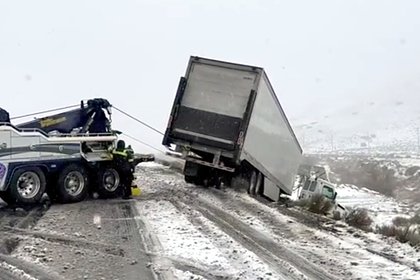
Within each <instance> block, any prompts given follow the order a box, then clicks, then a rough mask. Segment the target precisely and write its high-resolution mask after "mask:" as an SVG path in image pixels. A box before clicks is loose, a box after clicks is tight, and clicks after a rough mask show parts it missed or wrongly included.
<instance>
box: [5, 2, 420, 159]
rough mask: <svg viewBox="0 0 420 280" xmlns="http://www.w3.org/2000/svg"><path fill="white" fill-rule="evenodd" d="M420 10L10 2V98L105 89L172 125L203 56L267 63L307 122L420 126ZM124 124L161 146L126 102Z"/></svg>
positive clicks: (63, 96) (73, 100) (40, 100)
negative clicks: (194, 62)
mask: <svg viewBox="0 0 420 280" xmlns="http://www.w3.org/2000/svg"><path fill="white" fill-rule="evenodd" d="M419 15H420V2H419V1H415V0H413V1H402V0H400V1H385V0H376V1H368V0H364V1H355V0H352V1H350V0H349V1H336V0H331V1H320V0H318V1H313V0H307V1H280V0H266V1H245V0H241V1H233V0H231V1H229V0H212V1H199V0H196V1H186V0H185V1H169V0H167V1H158V0H153V1H105V0H96V1H94V0H90V1H86V0H84V1H76V0H72V1H56V0H51V1H40V0H38V1H30V0H28V1H18V0H13V1H12V0H10V1H6V0H2V1H0V94H1V102H0V107H3V108H4V109H6V110H8V111H9V112H10V114H11V116H16V115H21V114H25V113H28V112H36V111H40V110H43V109H51V108H55V107H61V106H66V105H70V104H77V103H79V101H80V100H81V99H88V98H92V97H104V98H107V99H108V100H109V101H110V102H111V103H112V104H114V105H115V106H117V107H119V108H121V109H124V110H126V111H127V112H128V113H130V114H133V115H135V116H137V117H139V118H140V119H142V120H144V121H146V122H148V123H150V124H151V125H153V126H155V127H156V128H158V129H160V130H164V128H165V126H166V122H167V119H168V114H169V111H170V108H171V105H172V101H173V98H174V95H175V91H176V89H177V84H178V81H179V77H180V76H182V75H183V74H184V73H185V69H186V66H187V62H188V59H189V56H190V55H198V56H204V57H209V58H214V59H219V60H228V61H232V62H239V63H244V64H253V65H257V66H261V67H264V68H265V69H266V71H267V73H268V75H269V77H270V79H271V82H272V84H273V86H274V88H275V90H276V92H277V96H278V98H279V100H280V102H281V103H282V105H283V108H284V110H285V111H286V114H287V115H288V117H289V119H290V121H291V123H292V125H293V126H294V127H295V128H296V129H297V130H299V129H300V127H301V126H302V125H303V124H308V123H315V122H316V123H317V125H319V126H320V127H323V128H324V129H327V130H329V131H332V132H333V133H334V132H335V131H337V133H338V132H340V133H352V132H359V131H360V132H363V133H364V132H366V131H368V130H369V129H370V128H371V127H388V126H389V123H390V122H395V121H396V120H399V118H400V117H401V119H404V121H408V122H410V125H411V126H416V125H417V124H416V122H417V121H418V120H419V116H420V109H419V108H420V31H419V30H420V16H419ZM395 108H397V109H395ZM113 125H114V128H116V129H120V130H122V131H125V132H127V133H128V134H131V135H133V136H135V137H138V138H140V139H142V140H144V141H146V142H148V143H150V144H152V145H154V146H159V145H160V142H161V136H160V135H158V134H154V133H153V132H151V131H149V130H147V129H145V128H143V127H141V126H140V125H139V124H137V123H135V122H133V121H131V120H128V119H127V118H125V117H122V116H121V115H119V114H118V113H117V112H115V113H114V120H113ZM367 127H369V129H368V128H367ZM299 135H301V134H299ZM300 137H301V136H300ZM136 147H137V148H138V149H143V148H142V147H141V146H136ZM145 151H147V150H145Z"/></svg>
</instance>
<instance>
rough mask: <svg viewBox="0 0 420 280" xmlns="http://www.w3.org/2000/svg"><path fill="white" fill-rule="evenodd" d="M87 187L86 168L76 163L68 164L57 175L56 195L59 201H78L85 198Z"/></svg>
mask: <svg viewBox="0 0 420 280" xmlns="http://www.w3.org/2000/svg"><path fill="white" fill-rule="evenodd" d="M88 189H89V177H88V174H87V172H86V169H85V168H84V167H82V166H80V165H77V164H70V165H68V166H67V167H65V168H64V169H63V170H62V171H61V172H60V174H59V175H58V180H57V197H58V200H59V201H60V202H61V203H73V202H79V201H82V200H84V199H85V198H86V196H87V194H88Z"/></svg>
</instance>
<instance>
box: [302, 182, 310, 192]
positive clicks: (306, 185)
mask: <svg viewBox="0 0 420 280" xmlns="http://www.w3.org/2000/svg"><path fill="white" fill-rule="evenodd" d="M310 183H311V181H305V184H304V185H303V189H304V190H307V189H309V184H310Z"/></svg>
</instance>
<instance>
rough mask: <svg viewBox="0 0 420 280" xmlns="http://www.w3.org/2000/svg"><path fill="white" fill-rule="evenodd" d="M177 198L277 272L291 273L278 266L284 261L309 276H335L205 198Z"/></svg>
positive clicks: (282, 273)
mask: <svg viewBox="0 0 420 280" xmlns="http://www.w3.org/2000/svg"><path fill="white" fill-rule="evenodd" d="M178 199H180V200H181V201H183V202H184V203H186V204H187V205H190V206H192V207H194V208H195V209H196V210H197V211H199V212H200V213H201V214H202V215H203V216H204V217H206V218H207V219H209V220H210V221H212V222H213V223H215V224H216V225H218V226H219V228H220V229H221V230H222V231H224V232H225V233H226V234H228V235H229V236H231V237H232V238H233V239H235V240H236V241H237V242H239V243H240V244H242V245H243V246H244V247H245V248H247V249H248V250H251V251H252V252H254V253H255V254H256V255H257V256H259V257H260V258H261V259H263V260H264V261H266V262H267V263H268V264H270V266H271V267H272V268H273V269H275V271H276V272H278V273H279V274H280V275H285V273H291V272H293V271H292V270H290V268H289V270H286V271H285V269H284V268H282V269H279V267H280V268H281V267H282V265H284V262H286V263H288V264H290V265H291V266H292V267H294V268H295V269H297V270H298V271H299V272H300V273H302V274H304V275H305V276H306V277H308V278H309V279H321V280H324V279H337V278H336V277H334V276H333V275H331V274H329V273H328V272H326V271H325V270H323V269H321V268H319V267H317V266H315V265H313V264H312V263H310V262H309V261H308V260H306V259H305V258H303V257H301V256H300V255H298V254H296V253H294V252H292V251H291V250H288V249H287V248H285V247H283V246H281V245H280V244H278V243H277V242H275V241H274V240H272V239H271V238H269V237H267V236H264V235H262V234H261V233H260V232H258V231H257V230H255V229H253V228H250V227H249V226H248V225H247V224H245V223H244V222H242V221H240V220H239V219H237V218H236V217H234V216H232V215H231V214H229V213H227V212H225V211H224V210H222V209H220V208H217V207H216V206H214V205H211V204H209V203H208V202H207V201H205V200H203V199H201V198H197V197H195V198H194V200H193V201H191V200H188V199H186V198H185V197H178ZM287 277H290V275H287ZM295 279H296V278H295ZM300 279H301V278H300Z"/></svg>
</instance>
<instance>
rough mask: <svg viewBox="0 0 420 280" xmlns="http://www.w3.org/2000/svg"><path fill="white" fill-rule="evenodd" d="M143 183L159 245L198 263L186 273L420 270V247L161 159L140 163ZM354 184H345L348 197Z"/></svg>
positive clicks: (369, 274) (406, 273) (393, 275)
mask: <svg viewBox="0 0 420 280" xmlns="http://www.w3.org/2000/svg"><path fill="white" fill-rule="evenodd" d="M139 185H140V186H141V187H142V189H143V198H142V199H145V200H146V201H145V202H143V203H140V204H139V205H138V209H139V213H140V214H141V216H144V219H145V220H146V221H147V223H148V225H149V227H150V230H151V231H152V232H155V234H156V237H157V239H159V241H160V246H161V247H160V248H158V250H160V251H162V252H165V254H166V255H168V257H169V258H170V259H177V260H179V259H181V260H183V261H184V262H185V263H190V264H192V263H194V264H195V265H194V266H193V267H194V268H193V269H192V270H191V271H187V272H185V271H184V272H181V271H177V272H176V273H175V275H177V276H178V277H180V279H190V277H191V276H192V275H194V274H195V273H197V274H196V276H197V277H198V278H197V279H202V278H206V277H207V278H210V279H213V278H214V277H215V276H218V277H227V278H229V279H232V278H233V279H343V278H346V279H419V277H420V272H419V271H420V259H419V255H418V252H416V251H415V250H414V249H413V248H411V247H410V246H408V245H405V244H400V243H398V242H396V241H395V240H393V239H392V238H384V237H382V236H380V235H376V234H373V233H369V234H368V233H364V232H362V231H359V230H356V229H354V228H350V227H348V226H347V225H345V224H343V223H340V222H335V221H331V220H327V219H324V218H320V217H317V216H316V215H313V214H311V213H306V212H302V211H301V210H298V209H294V208H293V209H288V208H285V207H284V206H281V205H278V204H275V203H268V202H266V201H264V200H256V199H255V198H251V197H249V196H248V195H247V194H245V193H242V192H237V191H233V190H224V191H220V190H215V189H203V188H197V187H195V186H192V185H188V184H185V183H184V182H183V180H182V177H181V175H180V174H177V173H175V172H171V171H170V170H168V169H166V168H165V167H162V166H158V165H154V164H148V165H146V166H143V167H142V168H141V169H140V173H139ZM350 189H351V188H348V189H347V190H348V192H347V193H346V192H345V191H344V189H343V190H342V191H343V201H347V202H348V204H350V203H351V201H350V199H351V197H352V193H351V192H350ZM362 193H363V192H362ZM366 194H370V193H369V192H368V191H366ZM375 195H376V194H373V193H372V196H373V197H375ZM346 197H347V199H346ZM367 197H368V198H371V196H369V195H367ZM151 198H153V199H151ZM358 201H359V202H361V203H363V202H362V201H363V199H360V200H358ZM365 201H366V200H365ZM377 201H379V200H377ZM389 203H390V204H392V203H391V202H389ZM395 207H397V206H395ZM377 212H378V215H379V212H381V211H380V209H378V211H377ZM203 268H207V269H206V271H207V272H206V273H203V270H204V269H203ZM209 273H211V274H210V275H209Z"/></svg>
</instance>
